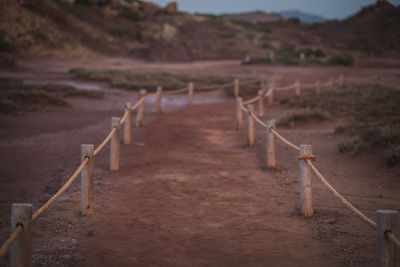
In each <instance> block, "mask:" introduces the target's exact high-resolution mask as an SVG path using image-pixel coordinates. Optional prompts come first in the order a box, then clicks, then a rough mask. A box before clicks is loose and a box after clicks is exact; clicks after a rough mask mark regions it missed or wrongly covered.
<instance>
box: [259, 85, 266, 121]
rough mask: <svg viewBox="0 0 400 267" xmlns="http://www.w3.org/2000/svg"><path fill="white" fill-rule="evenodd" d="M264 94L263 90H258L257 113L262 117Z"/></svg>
mask: <svg viewBox="0 0 400 267" xmlns="http://www.w3.org/2000/svg"><path fill="white" fill-rule="evenodd" d="M264 94H265V90H258V98H259V99H258V115H259V116H260V117H264Z"/></svg>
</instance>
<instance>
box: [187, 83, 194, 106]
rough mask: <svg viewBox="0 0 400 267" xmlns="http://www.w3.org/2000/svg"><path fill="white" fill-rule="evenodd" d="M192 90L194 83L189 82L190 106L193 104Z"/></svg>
mask: <svg viewBox="0 0 400 267" xmlns="http://www.w3.org/2000/svg"><path fill="white" fill-rule="evenodd" d="M193 92H194V84H193V83H189V92H188V94H189V106H190V107H191V106H192V105H193Z"/></svg>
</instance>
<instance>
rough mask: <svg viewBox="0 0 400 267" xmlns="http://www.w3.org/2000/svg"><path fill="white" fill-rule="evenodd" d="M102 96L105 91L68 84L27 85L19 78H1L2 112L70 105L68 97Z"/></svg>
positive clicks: (0, 100)
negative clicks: (89, 89) (88, 89)
mask: <svg viewBox="0 0 400 267" xmlns="http://www.w3.org/2000/svg"><path fill="white" fill-rule="evenodd" d="M78 96H79V97H88V98H102V97H103V93H102V92H98V91H86V90H79V89H75V88H73V87H70V86H66V85H59V84H53V85H52V84H45V85H26V84H24V83H23V82H22V80H19V79H13V78H0V112H2V113H12V114H17V113H20V112H21V111H29V110H36V109H38V108H40V107H43V106H68V102H67V101H66V100H65V98H66V97H78Z"/></svg>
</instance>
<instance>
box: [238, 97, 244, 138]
mask: <svg viewBox="0 0 400 267" xmlns="http://www.w3.org/2000/svg"><path fill="white" fill-rule="evenodd" d="M242 102H243V98H241V97H237V98H236V129H237V130H238V131H240V130H242V129H243V113H242V109H241V107H240V106H241V105H242Z"/></svg>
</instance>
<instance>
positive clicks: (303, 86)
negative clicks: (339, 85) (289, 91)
mask: <svg viewBox="0 0 400 267" xmlns="http://www.w3.org/2000/svg"><path fill="white" fill-rule="evenodd" d="M314 87H317V83H301V88H304V89H310V88H314Z"/></svg>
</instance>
